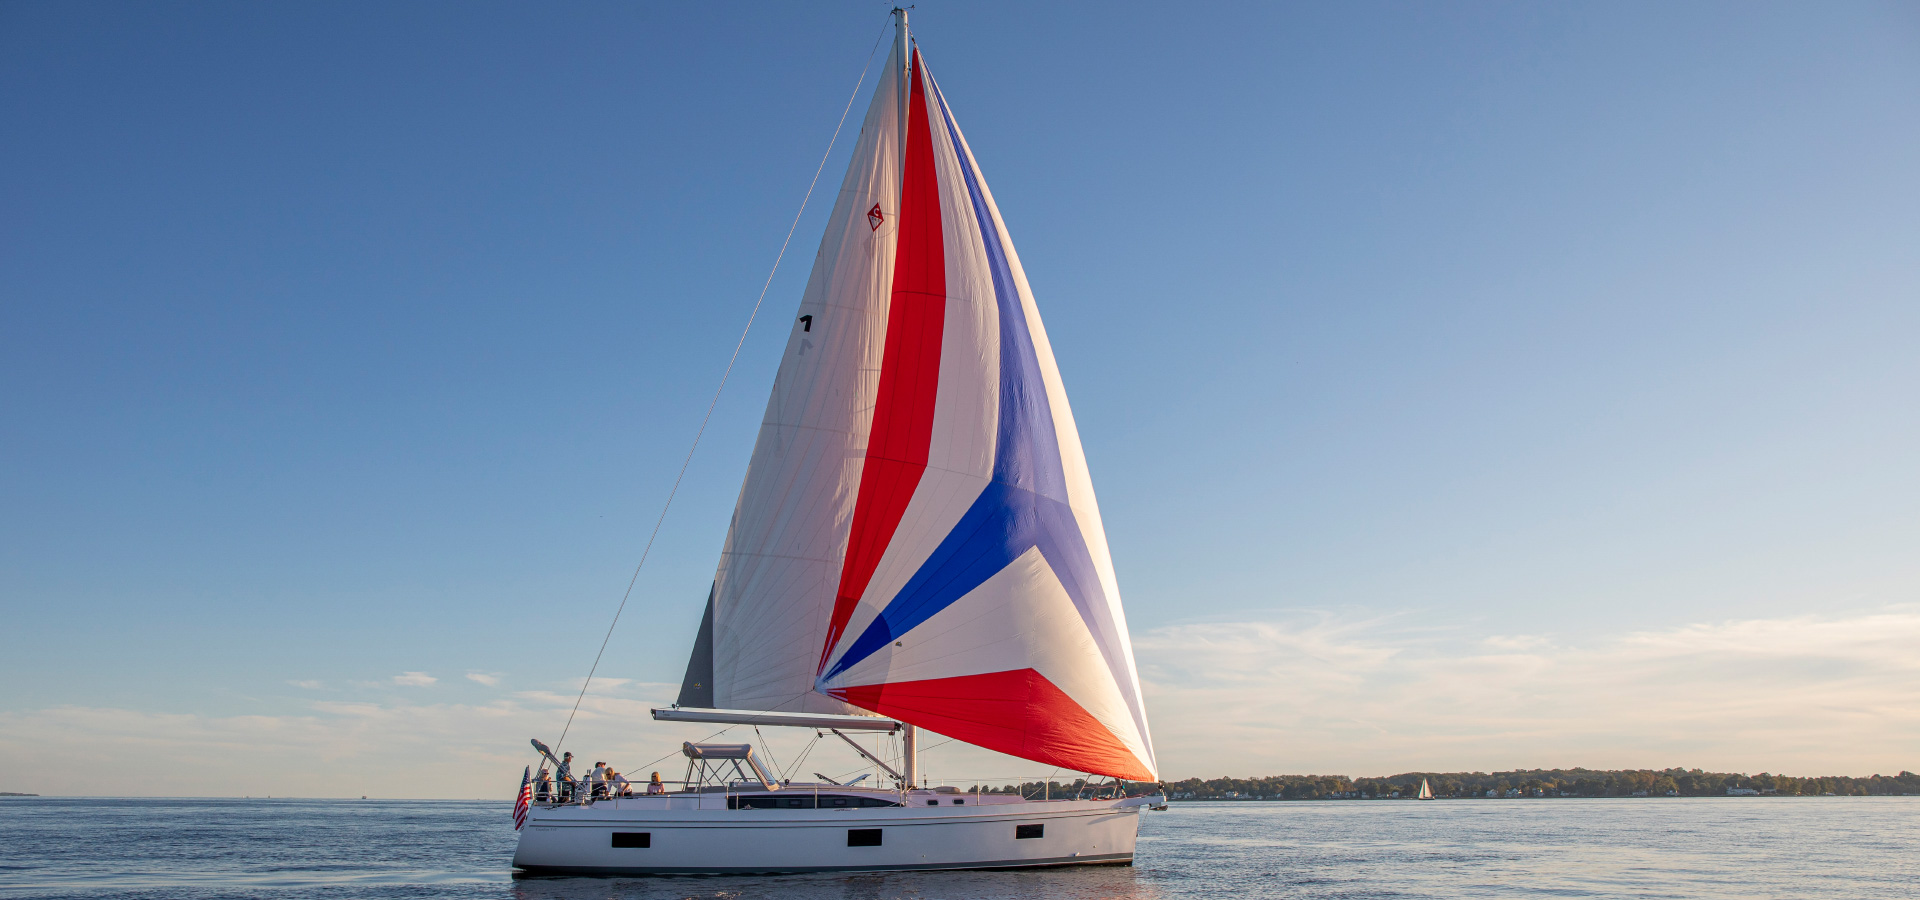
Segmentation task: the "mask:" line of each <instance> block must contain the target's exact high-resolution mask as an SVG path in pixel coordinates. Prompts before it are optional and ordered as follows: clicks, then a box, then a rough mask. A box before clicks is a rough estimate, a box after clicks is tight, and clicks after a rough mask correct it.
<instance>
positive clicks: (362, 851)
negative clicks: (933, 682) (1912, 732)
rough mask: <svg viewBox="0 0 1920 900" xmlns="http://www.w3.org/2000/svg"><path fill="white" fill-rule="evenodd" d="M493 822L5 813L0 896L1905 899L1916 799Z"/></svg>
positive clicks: (1914, 880)
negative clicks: (826, 820) (1099, 864)
mask: <svg viewBox="0 0 1920 900" xmlns="http://www.w3.org/2000/svg"><path fill="white" fill-rule="evenodd" d="M512 853H513V829H512V824H511V822H510V821H509V818H508V807H507V806H506V805H505V804H501V803H491V802H439V801H419V802H406V801H351V800H59V799H8V800H0V897H7V898H20V897H33V898H53V897H87V898H163V897H164V898H170V900H171V898H189V900H212V898H228V897H234V898H239V897H246V898H267V900H307V898H355V900H384V898H409V900H413V898H441V897H458V898H506V900H549V898H551V900H612V898H647V900H652V898H706V897H712V898H760V897H768V898H773V897H778V898H782V900H809V898H848V900H883V898H896V897H897V898H914V900H939V898H955V900H962V898H966V900H971V898H1007V900H1014V898H1022V900H1024V898H1062V900H1066V898H1109V897H1112V898H1139V900H1151V898H1178V897H1222V896H1232V897H1288V898H1294V897H1300V898H1319V897H1340V898H1361V897H1443V898H1456V897H1457V898H1468V897H1473V898H1479V897H1716V898H1718V897H1726V898H1733V897H1739V898H1753V897H1783V898H1784V897H1793V898H1799V897H1840V898H1858V900H1872V898H1882V897H1901V898H1912V897H1920V798H1914V797H1886V798H1851V797H1821V798H1727V799H1717V798H1716V799H1664V798H1662V799H1643V800H1512V801H1445V800H1442V801H1437V802H1433V803H1413V802H1404V801H1403V802H1371V803H1368V802H1357V803H1356V802H1332V803H1240V804H1189V805H1184V806H1182V805H1175V806H1174V807H1173V808H1172V809H1171V810H1168V811H1167V812H1163V813H1152V814H1149V815H1148V816H1147V818H1146V820H1145V822H1144V824H1143V826H1142V829H1141V836H1140V848H1139V861H1138V862H1137V863H1136V864H1135V865H1134V866H1133V867H1132V868H1092V869H1053V870H1039V871H1027V872H1001V873H904V874H887V875H806V876H788V877H782V878H739V877H732V878H539V879H534V878H520V879H516V878H514V877H512V875H511V874H510V870H509V869H508V867H507V862H508V859H509V858H510V857H511V856H512Z"/></svg>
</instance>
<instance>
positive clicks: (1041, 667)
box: [682, 39, 1158, 781]
mask: <svg viewBox="0 0 1920 900" xmlns="http://www.w3.org/2000/svg"><path fill="white" fill-rule="evenodd" d="M884 72H885V75H884V76H883V77H882V78H881V79H880V82H879V86H878V87H877V89H876V90H875V93H874V97H873V101H872V103H871V105H870V106H869V108H868V110H867V114H866V119H865V121H864V123H863V125H862V127H861V132H860V138H859V141H858V143H857V144H856V146H855V150H854V155H853V160H852V162H851V163H850V164H849V166H848V170H847V174H846V177H845V179H844V180H843V182H842V184H841V188H840V192H839V197H838V199H837V200H836V202H835V204H834V209H833V212H832V214H831V216H830V218H829V219H828V223H827V228H826V234H825V236H824V237H823V238H822V241H821V245H820V250H819V253H818V255H817V256H816V258H815V261H814V267H813V273H812V276H811V277H810V278H809V280H808V283H807V288H806V291H805V294H804V295H803V296H802V299H801V302H800V309H799V311H798V313H797V314H796V316H795V318H794V320H793V323H792V329H791V333H790V334H789V335H788V339H787V345H786V350H785V356H784V357H783V358H782V360H781V364H780V369H779V372H778V374H777V375H776V377H775V380H774V386H773V391H772V395H771V397H770V398H769V399H768V402H767V410H766V414H765V417H764V418H763V419H762V423H761V428H760V434H759V438H758V440H757V441H756V443H755V446H754V451H753V457H752V460H751V462H750V463H749V466H748V471H747V476H746V479H745V482H744V484H743V485H742V487H741V492H740V498H739V501H738V503H737V505H736V506H735V509H734V516H733V521H732V523H731V526H730V528H729V531H728V535H727V541H726V545H725V547H724V549H723V551H722V553H721V558H720V564H719V567H718V570H717V571H716V573H715V577H714V585H713V590H712V594H711V596H710V598H709V609H708V613H707V617H706V619H705V620H704V621H703V622H702V634H701V636H700V638H699V639H698V640H697V641H696V647H695V652H694V654H693V655H692V659H690V661H689V665H688V670H687V685H688V687H686V688H683V692H682V703H683V704H685V703H687V702H688V701H689V700H693V701H697V702H698V705H702V706H714V707H722V708H728V709H742V710H772V711H784V712H801V713H840V714H845V713H862V712H866V713H873V714H878V715H881V716H886V717H889V718H893V719H897V720H899V721H902V722H907V723H911V724H913V725H916V726H920V727H923V728H927V729H929V730H932V731H936V732H939V733H942V734H945V735H947V736H950V737H953V738H956V739H958V740H961V741H964V742H967V743H970V744H974V745H977V746H980V747H985V748H987V749H990V750H996V751H999V752H1002V753H1007V754H1011V755H1014V756H1018V757H1022V758H1025V759H1030V760H1035V761H1038V762H1043V763H1047V764H1050V765H1057V766H1060V767H1063V768H1067V769H1072V770H1077V771H1084V772H1092V773H1097V774H1104V775H1112V776H1116V777H1122V778H1129V779H1135V780H1142V781H1153V780H1157V773H1158V769H1157V766H1156V763H1155V760H1154V754H1153V745H1152V740H1151V737H1150V735H1149V732H1148V728H1147V716H1146V708H1145V705H1144V703H1143V702H1142V699H1141V693H1140V682H1139V676H1138V673H1137V670H1136V667H1135V664H1134V659H1133V650H1132V645H1131V642H1130V640H1129V637H1128V633H1127V624H1126V617H1125V614H1124V613H1123V611H1122V608H1121V603H1120V592H1119V587H1118V582H1117V580H1116V578H1115V576H1114V571H1113V563H1112V559H1111V557H1110V554H1109V552H1108V548H1107V541H1106V533H1105V530H1104V528H1103V527H1102V525H1101V521H1100V511H1099V506H1098V504H1097V503H1096V502H1095V499H1094V493H1093V482H1092V479H1091V477H1090V475H1089V474H1088V470H1087V464H1086V459H1085V456H1084V454H1083V453H1082V450H1081V446H1080V439H1079V432H1078V430H1077V429H1076V428H1075V425H1074V420H1073V414H1072V412H1071V410H1070V409H1069V407H1068V404H1067V396H1066V391H1065V389H1064V387H1063V386H1062V383H1061V379H1060V374H1059V370H1058V368H1057V366H1056V365H1055V362H1054V358H1053V352H1052V348H1051V346H1050V345H1049V344H1048V342H1047V336H1046V331H1045V328H1044V327H1043V326H1042V324H1041V320H1040V314H1039V310H1038V308H1037V307H1036V306H1035V304H1034V300H1033V294H1032V290H1031V288H1030V287H1029V286H1028V284H1027V279H1026V276H1025V273H1024V272H1023V271H1022V270H1021V267H1020V260H1019V257H1018V255H1017V254H1016V253H1015V252H1014V248H1013V242H1012V240H1011V238H1010V237H1009V236H1008V233H1007V229H1006V225H1005V223H1004V222H1003V221H1002V220H1001V217H1000V213H999V210H998V208H997V207H996V206H995V205H994V201H993V195H992V193H991V192H990V191H989V190H988V189H987V184H986V180H985V178H984V177H983V176H982V175H981V172H980V168H979V164H978V162H977V161H976V160H975V158H974V156H973V153H972V151H971V149H970V148H969V146H968V144H967V142H966V139H965V137H964V136H963V135H962V134H961V132H960V129H959V126H958V125H957V124H956V123H955V121H954V117H953V113H952V110H951V109H950V108H949V106H948V104H947V101H946V98H945V97H944V96H943V95H942V93H941V91H940V88H939V85H938V83H937V82H936V81H935V80H934V78H933V76H932V75H931V74H930V73H929V72H928V71H927V67H926V62H925V60H924V58H923V57H922V55H921V53H920V51H919V50H918V48H916V47H913V46H911V45H910V44H909V43H907V42H906V41H905V40H904V39H903V40H901V41H899V42H897V43H896V45H895V48H894V51H893V53H892V54H891V55H890V56H889V58H888V62H887V65H886V68H885V69H884Z"/></svg>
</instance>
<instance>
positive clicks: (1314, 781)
mask: <svg viewBox="0 0 1920 900" xmlns="http://www.w3.org/2000/svg"><path fill="white" fill-rule="evenodd" d="M1422 781H1425V782H1426V783H1427V785H1428V787H1429V789H1430V790H1432V792H1433V797H1434V799H1451V800H1515V799H1521V798H1527V799H1533V798H1547V797H1568V798H1575V797H1584V798H1598V797H1729V796H1732V797H1760V796H1787V797H1900V796H1920V775H1915V774H1914V773H1912V772H1908V771H1902V772H1901V773H1900V774H1898V775H1871V776H1868V777H1865V778H1857V777H1854V776H1851V775H1824V776H1815V777H1800V776H1793V775H1773V774H1769V773H1766V772H1762V773H1760V774H1758V775H1746V774H1743V773H1730V772H1705V771H1702V770H1700V769H1515V770H1513V771H1508V772H1491V773H1489V772H1405V773H1402V774H1399V775H1388V776H1384V777H1379V778H1350V777H1348V776H1345V775H1269V776H1265V777H1262V778H1211V779H1199V778H1189V779H1186V780H1184V781H1173V782H1167V783H1166V791H1167V799H1169V800H1176V801H1193V800H1227V801H1247V800H1405V799H1412V798H1413V797H1414V796H1415V795H1416V794H1417V793H1418V792H1419V790H1420V783H1421V782H1422Z"/></svg>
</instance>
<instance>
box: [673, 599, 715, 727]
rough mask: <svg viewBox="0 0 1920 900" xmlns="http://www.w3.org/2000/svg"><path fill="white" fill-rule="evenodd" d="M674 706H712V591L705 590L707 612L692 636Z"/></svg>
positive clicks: (703, 707)
mask: <svg viewBox="0 0 1920 900" xmlns="http://www.w3.org/2000/svg"><path fill="white" fill-rule="evenodd" d="M674 705H676V706H695V707H699V708H701V709H707V708H710V707H712V706H713V589H712V588H708V589H707V611H706V612H705V613H704V614H702V615H701V616H700V633H699V634H698V635H695V636H694V639H693V653H692V654H691V655H690V656H688V657H687V675H686V677H685V678H682V679H680V699H678V700H675V701H674Z"/></svg>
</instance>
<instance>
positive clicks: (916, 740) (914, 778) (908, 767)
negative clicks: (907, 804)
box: [900, 724, 920, 790]
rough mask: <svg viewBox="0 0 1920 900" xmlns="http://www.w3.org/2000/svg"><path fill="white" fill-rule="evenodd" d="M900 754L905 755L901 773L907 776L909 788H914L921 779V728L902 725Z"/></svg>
mask: <svg viewBox="0 0 1920 900" xmlns="http://www.w3.org/2000/svg"><path fill="white" fill-rule="evenodd" d="M900 755H901V757H903V760H902V762H901V766H900V773H901V775H903V776H904V777H905V778H906V782H907V789H908V790H912V789H913V788H914V786H915V785H916V784H918V783H919V781H920V729H918V728H915V727H913V726H912V725H906V724H902V725H901V726H900Z"/></svg>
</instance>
